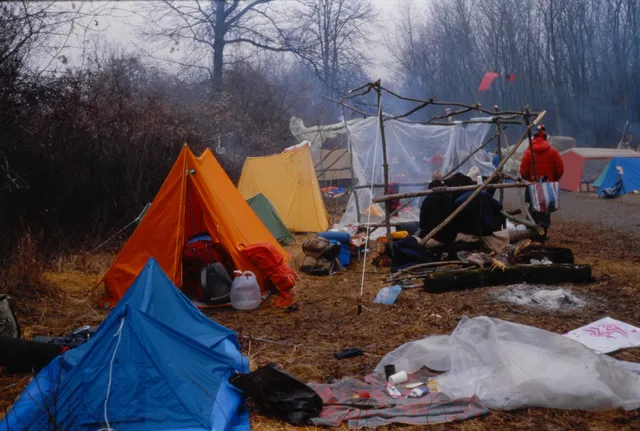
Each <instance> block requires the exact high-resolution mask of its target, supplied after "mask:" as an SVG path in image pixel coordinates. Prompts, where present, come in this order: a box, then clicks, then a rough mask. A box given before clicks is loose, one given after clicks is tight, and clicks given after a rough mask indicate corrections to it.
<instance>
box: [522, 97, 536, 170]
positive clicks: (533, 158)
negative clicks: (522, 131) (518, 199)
mask: <svg viewBox="0 0 640 431" xmlns="http://www.w3.org/2000/svg"><path fill="white" fill-rule="evenodd" d="M530 116H531V111H530V110H529V105H527V106H526V107H525V114H524V122H525V124H526V125H527V130H528V133H529V151H530V152H531V169H532V172H533V181H534V182H535V181H538V174H537V173H536V155H535V153H534V152H533V140H532V139H531V127H529V124H530V119H529V117H530ZM525 179H528V178H525Z"/></svg>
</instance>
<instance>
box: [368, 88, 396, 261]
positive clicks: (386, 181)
mask: <svg viewBox="0 0 640 431" xmlns="http://www.w3.org/2000/svg"><path fill="white" fill-rule="evenodd" d="M375 90H376V93H377V94H378V123H379V124H380V141H381V142H382V169H383V174H384V194H385V195H386V194H389V162H388V160H387V137H386V136H385V133H384V118H383V113H382V90H381V87H380V80H378V81H377V83H376V85H375ZM374 163H375V160H374ZM371 198H372V199H373V196H371ZM390 212H391V205H390V203H387V204H386V205H385V211H384V222H385V225H386V226H387V242H388V244H389V250H391V255H392V256H393V238H392V236H391V217H390V216H389V213H390Z"/></svg>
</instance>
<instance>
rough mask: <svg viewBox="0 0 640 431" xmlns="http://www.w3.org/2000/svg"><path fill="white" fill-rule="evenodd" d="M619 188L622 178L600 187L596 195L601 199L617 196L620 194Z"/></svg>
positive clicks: (620, 188)
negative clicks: (607, 185) (609, 185)
mask: <svg viewBox="0 0 640 431" xmlns="http://www.w3.org/2000/svg"><path fill="white" fill-rule="evenodd" d="M620 190H622V180H618V182H617V183H615V184H614V185H613V186H611V187H607V188H605V189H603V188H600V190H599V191H598V197H599V198H601V199H613V198H617V197H618V196H620Z"/></svg>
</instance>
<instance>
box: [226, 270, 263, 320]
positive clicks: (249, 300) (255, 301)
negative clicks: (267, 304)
mask: <svg viewBox="0 0 640 431" xmlns="http://www.w3.org/2000/svg"><path fill="white" fill-rule="evenodd" d="M234 274H235V275H236V278H235V279H234V280H233V284H232V285H231V306H232V307H233V308H235V309H236V310H253V309H256V308H258V307H259V306H260V303H261V302H262V297H261V295H260V286H259V285H258V280H257V279H256V276H255V274H254V273H253V272H251V271H244V272H241V271H234Z"/></svg>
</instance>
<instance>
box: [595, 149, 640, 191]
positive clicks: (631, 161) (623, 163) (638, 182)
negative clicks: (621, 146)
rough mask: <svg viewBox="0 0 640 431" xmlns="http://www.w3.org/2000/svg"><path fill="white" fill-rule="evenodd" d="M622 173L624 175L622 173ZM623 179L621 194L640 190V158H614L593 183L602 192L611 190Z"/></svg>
mask: <svg viewBox="0 0 640 431" xmlns="http://www.w3.org/2000/svg"><path fill="white" fill-rule="evenodd" d="M620 172H622V173H620ZM620 179H622V187H621V188H620V191H619V194H621V195H623V194H627V193H630V192H632V191H634V190H640V158H627V157H623V158H613V159H611V160H610V161H609V163H608V164H607V166H606V167H605V169H604V170H603V171H602V173H601V174H600V176H599V177H598V179H597V180H596V181H595V182H594V183H593V185H594V186H596V187H599V189H600V190H604V189H609V188H612V187H614V186H615V185H616V183H617V182H618V180H620Z"/></svg>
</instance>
